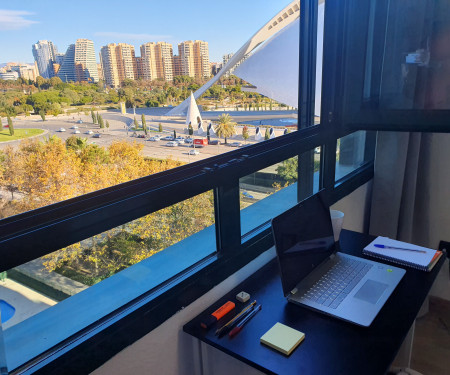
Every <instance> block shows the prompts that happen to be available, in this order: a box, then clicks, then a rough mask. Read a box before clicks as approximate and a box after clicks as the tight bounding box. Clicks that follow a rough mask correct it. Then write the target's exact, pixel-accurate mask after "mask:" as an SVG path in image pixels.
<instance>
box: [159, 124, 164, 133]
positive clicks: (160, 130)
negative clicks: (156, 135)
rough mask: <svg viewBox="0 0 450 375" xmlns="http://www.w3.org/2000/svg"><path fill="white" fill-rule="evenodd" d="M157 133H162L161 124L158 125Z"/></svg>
mask: <svg viewBox="0 0 450 375" xmlns="http://www.w3.org/2000/svg"><path fill="white" fill-rule="evenodd" d="M158 131H159V132H160V133H162V131H163V127H162V124H161V123H159V126H158Z"/></svg>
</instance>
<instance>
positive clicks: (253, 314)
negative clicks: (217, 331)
mask: <svg viewBox="0 0 450 375" xmlns="http://www.w3.org/2000/svg"><path fill="white" fill-rule="evenodd" d="M261 307H262V306H261V305H259V306H258V307H256V308H255V309H254V310H253V311H252V312H251V313H250V314H248V315H247V316H246V317H245V318H244V319H243V320H242V321H241V322H240V323H239V324H238V325H237V326H236V327H234V328H233V329H232V330H231V332H230V333H229V334H228V336H230V337H233V336H235V335H237V334H238V333H239V332H241V331H242V328H244V325H245V323H247V322H248V321H249V320H250V319H251V318H253V317H254V316H255V315H256V314H257V313H258V311H259V310H261Z"/></svg>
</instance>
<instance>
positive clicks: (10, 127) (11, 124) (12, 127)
mask: <svg viewBox="0 0 450 375" xmlns="http://www.w3.org/2000/svg"><path fill="white" fill-rule="evenodd" d="M8 126H9V135H10V136H11V137H12V136H13V135H14V125H13V122H12V120H11V117H9V116H8Z"/></svg>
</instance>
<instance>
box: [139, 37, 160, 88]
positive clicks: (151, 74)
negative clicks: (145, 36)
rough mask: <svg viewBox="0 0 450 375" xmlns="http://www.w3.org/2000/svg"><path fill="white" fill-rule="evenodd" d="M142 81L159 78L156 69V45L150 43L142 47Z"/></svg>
mask: <svg viewBox="0 0 450 375" xmlns="http://www.w3.org/2000/svg"><path fill="white" fill-rule="evenodd" d="M141 59H142V79H144V80H146V81H151V80H154V79H157V78H158V74H157V68H156V60H157V54H156V43H154V42H149V43H145V44H142V45H141Z"/></svg>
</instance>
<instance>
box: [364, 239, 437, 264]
mask: <svg viewBox="0 0 450 375" xmlns="http://www.w3.org/2000/svg"><path fill="white" fill-rule="evenodd" d="M375 244H380V245H384V246H393V247H401V248H404V249H414V250H425V251H426V253H419V252H417V251H407V250H396V249H380V248H378V247H375ZM364 250H367V251H370V252H371V253H374V254H379V255H380V256H385V257H390V258H395V259H398V260H400V261H404V262H409V263H413V264H417V265H419V266H423V267H427V266H428V265H429V264H430V262H431V259H433V256H434V254H435V253H436V250H433V249H429V248H426V247H422V246H417V245H413V244H410V243H407V242H402V241H397V240H392V239H390V238H388V237H381V236H379V237H377V238H376V239H375V240H374V241H372V242H371V243H370V244H369V245H367V246H366V247H365V248H364Z"/></svg>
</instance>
